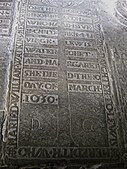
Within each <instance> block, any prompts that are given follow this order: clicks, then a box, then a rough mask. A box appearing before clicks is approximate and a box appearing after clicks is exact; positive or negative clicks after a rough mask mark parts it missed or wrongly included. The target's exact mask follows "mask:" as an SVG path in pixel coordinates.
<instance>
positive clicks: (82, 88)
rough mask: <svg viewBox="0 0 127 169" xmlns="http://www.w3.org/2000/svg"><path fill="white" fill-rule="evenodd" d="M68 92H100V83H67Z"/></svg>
mask: <svg viewBox="0 0 127 169" xmlns="http://www.w3.org/2000/svg"><path fill="white" fill-rule="evenodd" d="M68 91H69V92H81V93H102V87H101V85H97V84H74V83H69V84H68Z"/></svg>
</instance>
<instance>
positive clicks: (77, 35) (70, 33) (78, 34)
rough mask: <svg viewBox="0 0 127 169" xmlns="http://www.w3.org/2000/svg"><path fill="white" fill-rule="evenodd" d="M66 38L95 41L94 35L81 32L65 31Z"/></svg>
mask: <svg viewBox="0 0 127 169" xmlns="http://www.w3.org/2000/svg"><path fill="white" fill-rule="evenodd" d="M65 37H73V38H85V39H94V33H90V32H79V31H65Z"/></svg>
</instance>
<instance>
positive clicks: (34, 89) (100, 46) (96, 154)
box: [0, 0, 118, 159]
mask: <svg viewBox="0 0 127 169" xmlns="http://www.w3.org/2000/svg"><path fill="white" fill-rule="evenodd" d="M65 2H66V5H67V4H68V5H69V1H65ZM72 4H73V5H74V4H76V6H75V5H74V6H73V5H72ZM78 4H80V3H77V2H76V1H74V3H73V2H72V3H71V4H70V6H69V7H68V5H67V6H66V5H65V3H60V2H59V1H51V0H48V1H47V0H46V1H45V0H44V1H41V0H37V1H34V0H26V1H24V0H22V2H21V3H20V7H19V8H20V14H19V18H18V19H19V23H18V28H17V34H16V42H15V50H14V57H13V66H12V76H11V89H10V90H11V91H10V103H9V125H8V138H9V140H8V156H9V158H19V159H23V158H25V159H30V158H35V159H43V158H46V159H52V158H54V159H55V158H59V159H61V158H65V159H66V158H69V159H71V158H75V159H80V158H84V159H85V158H86V159H97V158H102V159H111V157H113V156H114V154H115V157H114V158H117V157H118V139H117V132H116V122H115V118H116V117H115V109H114V105H113V100H112V91H111V84H110V80H109V78H110V77H109V74H108V64H109V63H108V61H107V59H106V54H107V53H106V46H105V43H104V38H103V36H102V29H101V25H100V21H99V17H98V14H95V11H96V9H95V3H94V2H93V1H92V2H91V3H90V2H89V1H88V2H87V3H86V4H85V3H82V5H81V4H80V5H79V6H78ZM8 5H9V4H8ZM0 6H1V3H0ZM8 8H10V7H8ZM1 15H3V16H6V15H11V12H10V13H9V12H7V13H6V12H5V11H4V9H3V11H1V12H0V16H1ZM6 17H7V16H6ZM3 22H7V23H8V24H9V22H8V21H7V20H4V21H3ZM28 117H29V118H28ZM19 118H20V121H19ZM90 147H91V148H90ZM97 147H100V148H97ZM12 152H13V153H12Z"/></svg>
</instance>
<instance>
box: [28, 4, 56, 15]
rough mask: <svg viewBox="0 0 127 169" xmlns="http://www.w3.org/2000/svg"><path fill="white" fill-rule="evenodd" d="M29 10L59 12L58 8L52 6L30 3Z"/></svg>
mask: <svg viewBox="0 0 127 169" xmlns="http://www.w3.org/2000/svg"><path fill="white" fill-rule="evenodd" d="M28 11H36V12H47V13H48V12H51V13H55V12H56V13H57V12H58V9H57V8H55V7H50V6H38V5H28Z"/></svg>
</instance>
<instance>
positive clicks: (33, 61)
mask: <svg viewBox="0 0 127 169" xmlns="http://www.w3.org/2000/svg"><path fill="white" fill-rule="evenodd" d="M24 65H41V66H53V67H57V66H58V59H50V58H44V59H42V58H24Z"/></svg>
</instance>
